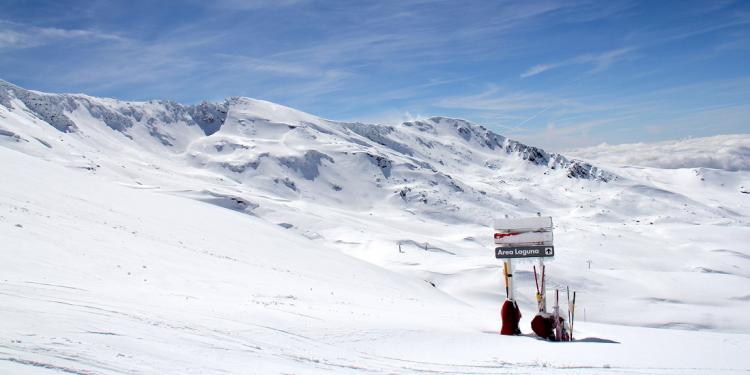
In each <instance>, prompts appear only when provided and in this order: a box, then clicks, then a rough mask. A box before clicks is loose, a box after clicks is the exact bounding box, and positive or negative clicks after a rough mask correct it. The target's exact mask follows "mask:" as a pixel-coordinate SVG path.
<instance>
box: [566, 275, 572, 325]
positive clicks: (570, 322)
mask: <svg viewBox="0 0 750 375" xmlns="http://www.w3.org/2000/svg"><path fill="white" fill-rule="evenodd" d="M565 296H566V297H567V298H568V325H570V326H571V328H572V327H573V318H572V317H571V312H570V286H569V285H568V286H566V287H565Z"/></svg>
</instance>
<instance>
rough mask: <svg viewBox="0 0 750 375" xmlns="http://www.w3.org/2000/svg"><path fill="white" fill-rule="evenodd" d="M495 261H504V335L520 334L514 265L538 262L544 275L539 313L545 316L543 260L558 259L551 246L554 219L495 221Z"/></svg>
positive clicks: (539, 299)
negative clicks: (518, 260)
mask: <svg viewBox="0 0 750 375" xmlns="http://www.w3.org/2000/svg"><path fill="white" fill-rule="evenodd" d="M494 240H495V258H497V259H503V262H504V265H503V272H504V276H505V289H506V294H507V298H506V300H505V303H504V304H503V308H502V310H501V316H502V319H503V327H502V329H501V330H500V333H501V334H503V335H516V334H520V332H521V331H520V329H519V328H518V321H519V320H520V318H521V311H520V310H519V309H518V305H517V304H516V301H515V299H514V283H513V263H512V259H515V258H538V259H539V269H540V271H541V272H542V283H541V291H539V294H541V297H540V298H538V303H539V312H540V313H542V312H544V313H546V290H545V286H544V258H548V257H554V256H555V247H554V245H553V244H552V242H553V236H552V217H549V216H547V217H530V218H519V219H498V220H495V235H494Z"/></svg>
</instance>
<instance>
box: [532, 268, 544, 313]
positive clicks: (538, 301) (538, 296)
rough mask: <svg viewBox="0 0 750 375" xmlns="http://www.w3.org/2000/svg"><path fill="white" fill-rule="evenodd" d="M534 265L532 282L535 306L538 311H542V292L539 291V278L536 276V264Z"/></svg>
mask: <svg viewBox="0 0 750 375" xmlns="http://www.w3.org/2000/svg"><path fill="white" fill-rule="evenodd" d="M533 267H534V284H536V307H537V309H538V310H539V311H542V293H541V292H540V291H539V280H538V279H537V276H536V266H533Z"/></svg>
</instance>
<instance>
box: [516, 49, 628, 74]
mask: <svg viewBox="0 0 750 375" xmlns="http://www.w3.org/2000/svg"><path fill="white" fill-rule="evenodd" d="M636 50H637V49H636V48H634V47H627V48H619V49H614V50H610V51H604V52H600V53H590V54H585V55H579V56H576V57H574V58H572V59H569V60H565V61H561V62H558V63H548V64H539V65H534V66H532V67H530V68H528V69H526V71H525V72H523V73H521V78H528V77H533V76H535V75H537V74H541V73H544V72H546V71H549V70H552V69H557V68H561V67H564V66H570V65H588V66H591V69H590V70H589V72H590V73H597V72H601V71H604V70H607V69H608V68H609V67H611V66H612V65H614V64H616V63H618V62H621V61H625V60H629V59H633V58H634V57H635V52H636Z"/></svg>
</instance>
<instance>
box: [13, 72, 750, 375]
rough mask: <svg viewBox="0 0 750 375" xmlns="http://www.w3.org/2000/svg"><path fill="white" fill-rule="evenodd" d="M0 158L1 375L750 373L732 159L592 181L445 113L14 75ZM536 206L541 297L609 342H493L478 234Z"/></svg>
mask: <svg viewBox="0 0 750 375" xmlns="http://www.w3.org/2000/svg"><path fill="white" fill-rule="evenodd" d="M0 161H2V163H0V172H2V176H3V183H2V184H0V189H2V193H1V194H0V208H2V211H0V236H1V237H2V238H3V239H6V240H4V241H3V242H4V243H3V245H2V251H0V257H2V259H0V275H2V277H0V281H2V284H0V288H2V294H0V300H2V303H0V305H1V306H4V308H3V310H2V311H3V317H4V319H3V320H4V321H10V322H12V324H9V325H8V324H6V325H2V326H0V330H2V337H3V338H7V340H5V341H4V342H3V343H2V344H0V368H7V369H8V371H11V370H12V371H13V372H14V373H15V372H18V373H21V372H22V371H23V372H27V371H28V372H30V373H36V372H37V371H38V372H41V373H44V372H46V371H48V370H49V371H53V370H59V371H68V372H88V373H126V372H127V373H185V372H196V373H218V372H221V371H228V372H231V373H238V372H240V373H242V372H250V373H284V372H287V373H289V372H304V373H315V372H335V373H341V372H352V373H362V372H365V371H374V372H385V373H416V372H434V373H446V372H458V373H517V372H518V371H524V372H537V371H545V369H544V368H545V367H546V368H547V369H552V370H553V371H559V372H563V371H565V372H570V370H571V367H572V368H574V369H573V371H575V372H576V373H601V372H602V371H605V370H606V368H609V369H611V370H612V372H615V373H619V372H635V373H720V372H727V373H731V372H742V371H744V370H747V369H748V368H750V363H748V362H747V359H745V358H743V356H742V353H744V352H746V351H747V350H748V349H749V348H750V345H749V340H750V336H748V333H750V318H748V316H747V314H746V313H745V312H746V311H747V310H748V307H750V298H748V294H749V292H748V290H750V272H748V271H747V266H748V263H750V252H749V251H748V249H747V246H746V245H745V244H746V243H747V242H748V240H750V227H749V226H748V219H747V218H748V214H749V213H750V206H749V205H748V194H746V193H743V191H745V190H746V187H747V186H750V183H748V181H750V175H749V174H748V172H747V171H743V170H738V171H729V170H722V169H709V168H686V169H659V168H647V167H629V166H623V167H620V166H615V165H612V166H608V167H607V168H605V169H601V168H598V167H597V166H595V165H592V164H590V163H586V162H580V161H575V160H571V159H569V158H567V157H565V156H562V155H558V154H549V153H546V152H545V151H544V150H541V149H538V148H534V147H531V146H526V145H523V144H520V143H518V142H515V141H512V140H509V139H507V138H505V137H502V136H499V135H496V134H494V133H492V132H490V131H488V130H487V129H485V128H483V127H480V126H477V125H473V124H470V123H467V122H465V121H462V120H454V119H446V118H432V119H428V120H424V121H414V122H408V123H404V124H401V125H399V126H392V127H389V126H382V125H370V124H358V123H342V122H335V121H329V120H324V119H320V118H318V117H315V116H312V115H309V114H305V113H302V112H299V111H296V110H293V109H290V108H287V107H283V106H280V105H277V104H273V103H268V102H264V101H259V100H253V99H247V98H233V99H229V100H227V101H225V102H223V103H218V104H210V103H204V104H201V105H198V106H184V105H180V104H177V103H171V102H158V101H152V102H137V103H133V102H122V101H116V100H112V99H99V98H93V97H88V96H85V95H69V94H64V95H60V94H45V93H38V92H34V91H29V90H25V89H21V88H18V87H16V86H13V85H10V84H8V83H0ZM537 212H540V213H543V214H547V215H552V216H553V217H554V218H555V224H556V236H555V240H556V246H557V251H556V252H557V254H558V256H557V257H556V259H555V261H554V262H553V263H551V264H550V266H549V268H550V284H551V285H552V286H563V285H570V286H571V288H573V289H575V290H578V291H579V293H580V294H579V301H580V302H579V310H578V316H579V317H580V319H579V322H578V324H577V331H578V332H579V334H577V335H576V336H578V338H579V339H581V338H585V337H596V338H599V339H609V340H614V341H617V342H619V344H613V343H603V342H600V341H606V340H590V342H579V343H575V344H571V345H567V346H566V345H559V344H558V345H555V344H551V343H546V342H542V341H537V340H535V339H532V338H525V337H522V338H509V337H500V336H499V335H496V334H494V332H496V331H497V330H498V329H499V322H498V320H497V310H498V308H499V305H500V303H501V301H502V298H503V292H502V286H501V278H500V271H499V268H498V265H499V263H498V262H497V261H496V260H495V259H494V258H493V257H492V253H491V251H492V250H491V249H492V245H491V241H492V240H491V233H492V232H491V228H490V226H489V225H490V223H491V222H492V219H493V218H494V217H498V216H502V215H509V216H511V217H517V216H528V215H536V213H537ZM399 245H400V246H399ZM399 248H400V250H399ZM587 260H590V261H591V269H588V268H587V267H588V266H587V262H586V261H587ZM530 267H531V266H530V264H521V265H520V266H519V268H520V270H519V272H518V275H517V276H518V278H519V284H520V287H519V291H520V293H519V294H520V296H521V298H520V303H521V306H522V308H523V309H524V311H525V318H524V320H523V321H522V329H524V330H525V331H528V328H526V327H527V326H525V325H527V324H528V317H529V316H531V315H532V314H531V312H530V311H531V310H532V309H533V306H534V302H533V292H532V291H533V275H532V274H531V273H530V272H529V269H530ZM433 285H434V286H433ZM584 316H585V320H586V321H585V322H584V319H583V318H584ZM6 317H7V319H6ZM602 323H606V324H602ZM644 327H652V328H644ZM656 328H676V329H669V330H665V329H656ZM694 330H702V332H693V331H694ZM709 331H718V332H709ZM597 341H599V342H597ZM706 353H708V354H706ZM547 372H548V371H547Z"/></svg>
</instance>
